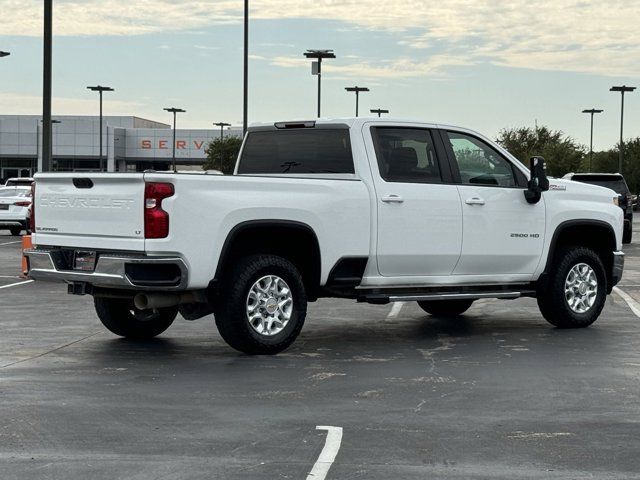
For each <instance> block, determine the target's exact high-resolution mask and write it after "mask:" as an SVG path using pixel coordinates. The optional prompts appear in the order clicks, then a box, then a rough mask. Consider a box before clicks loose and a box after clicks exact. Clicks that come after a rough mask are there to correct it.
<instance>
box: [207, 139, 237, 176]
mask: <svg viewBox="0 0 640 480" xmlns="http://www.w3.org/2000/svg"><path fill="white" fill-rule="evenodd" d="M241 146H242V139H241V138H238V137H225V138H224V139H222V140H220V138H216V139H215V140H213V141H212V142H210V143H209V145H207V148H206V150H205V153H206V154H207V159H206V160H205V162H204V165H202V169H203V170H220V171H221V172H222V173H224V174H225V175H231V174H232V173H233V169H234V168H235V166H236V159H237V158H238V154H239V153H240V147H241ZM221 165H222V166H221Z"/></svg>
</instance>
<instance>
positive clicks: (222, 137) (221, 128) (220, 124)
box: [214, 122, 231, 171]
mask: <svg viewBox="0 0 640 480" xmlns="http://www.w3.org/2000/svg"><path fill="white" fill-rule="evenodd" d="M214 125H215V126H216V127H220V171H222V161H223V160H224V157H223V155H224V153H223V148H222V142H223V141H224V127H230V126H231V124H230V123H225V122H218V123H214Z"/></svg>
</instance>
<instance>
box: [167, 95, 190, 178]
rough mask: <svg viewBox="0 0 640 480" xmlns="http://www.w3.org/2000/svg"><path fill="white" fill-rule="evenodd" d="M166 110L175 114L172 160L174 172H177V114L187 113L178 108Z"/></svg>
mask: <svg viewBox="0 0 640 480" xmlns="http://www.w3.org/2000/svg"><path fill="white" fill-rule="evenodd" d="M164 110H165V111H167V112H169V113H173V155H172V156H171V158H172V161H171V164H172V165H173V171H174V172H177V171H178V170H177V168H176V114H177V113H186V110H183V109H181V108H176V107H171V108H165V109H164Z"/></svg>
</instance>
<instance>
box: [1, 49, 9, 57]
mask: <svg viewBox="0 0 640 480" xmlns="http://www.w3.org/2000/svg"><path fill="white" fill-rule="evenodd" d="M9 55H11V53H10V52H3V51H1V50H0V58H2V57H8V56H9Z"/></svg>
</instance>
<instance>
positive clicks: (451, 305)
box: [418, 300, 473, 317]
mask: <svg viewBox="0 0 640 480" xmlns="http://www.w3.org/2000/svg"><path fill="white" fill-rule="evenodd" d="M472 303H473V300H435V301H422V302H418V305H419V306H420V308H422V309H423V310H424V311H425V312H427V313H429V314H431V315H433V316H434V317H457V316H458V315H462V314H463V313H464V312H466V311H467V310H469V308H470V307H471V304H472Z"/></svg>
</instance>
